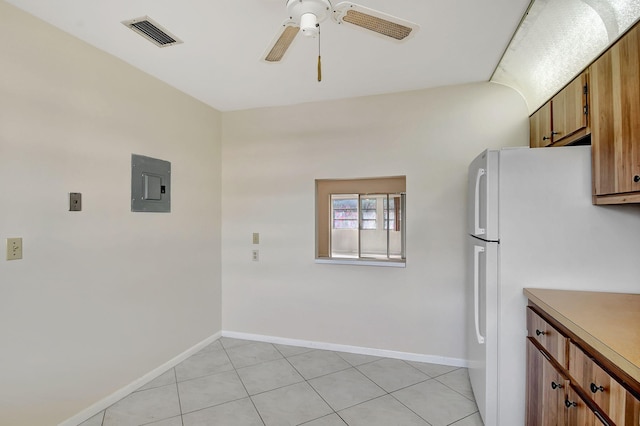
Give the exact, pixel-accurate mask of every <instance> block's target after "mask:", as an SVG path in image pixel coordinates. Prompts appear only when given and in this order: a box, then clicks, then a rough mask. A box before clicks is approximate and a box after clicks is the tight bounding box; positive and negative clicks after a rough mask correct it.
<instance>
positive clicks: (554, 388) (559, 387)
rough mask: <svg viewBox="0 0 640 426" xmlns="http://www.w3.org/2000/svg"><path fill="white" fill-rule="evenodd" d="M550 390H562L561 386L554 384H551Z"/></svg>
mask: <svg viewBox="0 0 640 426" xmlns="http://www.w3.org/2000/svg"><path fill="white" fill-rule="evenodd" d="M551 389H553V390H556V389H562V385H561V384H558V383H556V382H551Z"/></svg>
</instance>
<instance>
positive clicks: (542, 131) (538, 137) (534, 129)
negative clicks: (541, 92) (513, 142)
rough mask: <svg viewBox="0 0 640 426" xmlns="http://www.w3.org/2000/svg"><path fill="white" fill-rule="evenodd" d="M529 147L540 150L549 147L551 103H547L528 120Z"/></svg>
mask: <svg viewBox="0 0 640 426" xmlns="http://www.w3.org/2000/svg"><path fill="white" fill-rule="evenodd" d="M529 126H530V129H529V146H530V147H531V148H542V147H545V146H549V145H551V103H550V102H547V103H546V104H544V105H543V106H542V107H540V109H539V110H538V111H536V112H535V113H533V114H532V115H531V117H530V118H529Z"/></svg>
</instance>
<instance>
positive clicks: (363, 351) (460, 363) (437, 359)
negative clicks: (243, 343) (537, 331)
mask: <svg viewBox="0 0 640 426" xmlns="http://www.w3.org/2000/svg"><path fill="white" fill-rule="evenodd" d="M222 336H223V337H230V338H233V339H243V340H254V341H257V342H266V343H275V344H278V345H289V346H301V347H304V348H313V349H323V350H329V351H336V352H348V353H352V354H360V355H372V356H378V357H383V358H394V359H402V360H405V361H418V362H428V363H432V364H441V365H449V366H452V367H468V366H469V363H468V361H467V360H466V359H460V358H450V357H443V356H437V355H423V354H416V353H411V352H398V351H391V350H386V349H373V348H364V347H361V346H349V345H339V344H336V343H324V342H314V341H310V340H298V339H288V338H285V337H274V336H264V335H261V334H249V333H239V332H235V331H225V330H223V331H222Z"/></svg>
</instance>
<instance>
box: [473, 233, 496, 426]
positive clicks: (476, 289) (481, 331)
mask: <svg viewBox="0 0 640 426" xmlns="http://www.w3.org/2000/svg"><path fill="white" fill-rule="evenodd" d="M467 254H468V274H467V276H468V283H467V292H466V293H467V337H466V340H467V359H468V361H469V379H470V380H471V387H472V389H473V394H474V396H475V399H476V403H477V405H478V410H479V411H480V415H481V417H482V419H483V421H484V424H485V425H497V415H498V414H497V413H498V354H497V351H498V340H497V338H498V306H497V303H498V243H495V242H486V241H483V240H479V239H477V238H474V237H471V236H468V237H467Z"/></svg>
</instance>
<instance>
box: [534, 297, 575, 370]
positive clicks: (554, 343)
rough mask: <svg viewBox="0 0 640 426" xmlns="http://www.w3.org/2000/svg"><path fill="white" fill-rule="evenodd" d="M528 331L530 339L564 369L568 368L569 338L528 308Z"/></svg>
mask: <svg viewBox="0 0 640 426" xmlns="http://www.w3.org/2000/svg"><path fill="white" fill-rule="evenodd" d="M527 330H528V335H529V337H531V338H533V339H534V340H537V341H538V343H540V345H542V347H543V348H544V349H545V350H546V351H547V352H548V353H549V354H550V355H551V356H552V357H553V358H554V359H555V360H556V361H557V362H558V364H560V365H561V366H563V367H564V368H567V351H568V345H569V338H568V337H567V336H565V335H563V334H562V333H560V332H559V331H558V330H557V329H556V328H554V327H553V326H552V325H551V324H549V323H548V322H547V321H546V320H545V319H544V318H542V317H541V316H540V315H538V314H537V313H535V312H534V311H533V310H532V309H531V308H530V307H529V308H527Z"/></svg>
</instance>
